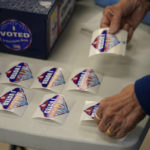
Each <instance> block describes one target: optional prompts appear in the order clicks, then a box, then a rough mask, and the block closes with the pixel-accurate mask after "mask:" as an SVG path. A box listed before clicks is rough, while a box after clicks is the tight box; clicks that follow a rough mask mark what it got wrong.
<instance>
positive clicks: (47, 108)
mask: <svg viewBox="0 0 150 150" xmlns="http://www.w3.org/2000/svg"><path fill="white" fill-rule="evenodd" d="M40 109H41V111H42V112H43V115H44V117H46V118H53V117H55V116H59V115H63V114H66V113H69V109H68V107H67V104H66V102H65V99H64V97H63V96H61V95H56V96H54V97H53V98H51V99H48V100H46V101H45V102H44V103H43V104H41V105H40Z"/></svg>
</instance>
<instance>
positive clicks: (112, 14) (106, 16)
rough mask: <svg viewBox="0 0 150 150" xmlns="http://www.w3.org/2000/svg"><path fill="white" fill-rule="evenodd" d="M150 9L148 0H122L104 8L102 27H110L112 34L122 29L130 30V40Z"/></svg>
mask: <svg viewBox="0 0 150 150" xmlns="http://www.w3.org/2000/svg"><path fill="white" fill-rule="evenodd" d="M149 9H150V3H149V2H148V0H121V1H120V2H119V3H118V4H116V5H113V6H108V7H106V8H105V9H104V13H103V18H102V20H101V25H100V26H101V28H105V27H109V28H110V30H109V32H110V33H111V34H114V33H116V32H117V31H119V30H120V29H124V30H126V31H127V32H128V41H129V40H130V39H131V38H132V35H133V32H134V30H135V29H136V27H137V26H138V25H139V24H140V22H141V21H142V19H143V18H144V16H145V15H146V13H147V11H148V10H149Z"/></svg>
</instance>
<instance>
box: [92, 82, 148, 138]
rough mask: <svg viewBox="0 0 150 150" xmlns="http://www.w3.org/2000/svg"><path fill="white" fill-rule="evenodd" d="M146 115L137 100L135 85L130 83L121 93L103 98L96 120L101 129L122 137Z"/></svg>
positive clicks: (111, 134) (108, 133)
mask: <svg viewBox="0 0 150 150" xmlns="http://www.w3.org/2000/svg"><path fill="white" fill-rule="evenodd" d="M148 88H149V87H148ZM149 90H150V88H149ZM149 94H150V93H149ZM141 101H142V99H141ZM149 107H150V105H149ZM145 115H146V114H145V112H144V111H143V109H142V107H141V105H140V104H139V102H138V100H137V96H136V93H135V86H134V84H130V85H128V86H126V87H125V88H124V89H123V90H122V91H121V92H120V93H118V94H116V95H114V96H111V97H108V98H105V99H103V100H102V101H101V102H100V105H99V108H98V111H97V112H96V115H95V118H94V120H95V122H96V123H97V125H98V128H99V130H100V131H102V132H106V134H107V135H109V136H116V137H117V138H122V137H124V136H126V135H127V134H128V132H129V131H131V130H132V129H133V128H135V126H136V125H137V123H139V122H140V121H141V120H142V119H143V118H144V117H145Z"/></svg>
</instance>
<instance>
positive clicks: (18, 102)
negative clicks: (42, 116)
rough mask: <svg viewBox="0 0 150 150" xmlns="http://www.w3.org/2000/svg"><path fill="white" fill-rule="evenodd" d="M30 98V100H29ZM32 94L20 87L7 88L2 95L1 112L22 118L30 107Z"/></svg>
mask: <svg viewBox="0 0 150 150" xmlns="http://www.w3.org/2000/svg"><path fill="white" fill-rule="evenodd" d="M27 97H28V98H27ZM30 99H31V93H30V92H29V91H28V90H26V91H24V89H22V88H19V87H15V88H14V87H8V88H5V89H4V91H3V92H2V94H1V95H0V110H4V111H8V112H12V113H14V114H16V115H18V116H22V115H23V114H24V112H25V110H26V109H27V107H28V105H29V100H30Z"/></svg>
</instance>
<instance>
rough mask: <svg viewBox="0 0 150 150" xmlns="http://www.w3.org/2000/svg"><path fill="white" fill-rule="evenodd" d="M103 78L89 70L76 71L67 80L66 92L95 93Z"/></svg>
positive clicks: (80, 69)
mask: <svg viewBox="0 0 150 150" xmlns="http://www.w3.org/2000/svg"><path fill="white" fill-rule="evenodd" d="M102 79H103V76H102V74H101V73H97V72H95V71H94V70H93V69H91V68H79V69H76V70H75V71H74V72H73V74H72V76H71V77H70V79H69V82H68V86H67V90H78V91H86V92H91V93H97V91H98V89H99V87H100V85H101V82H102Z"/></svg>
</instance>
